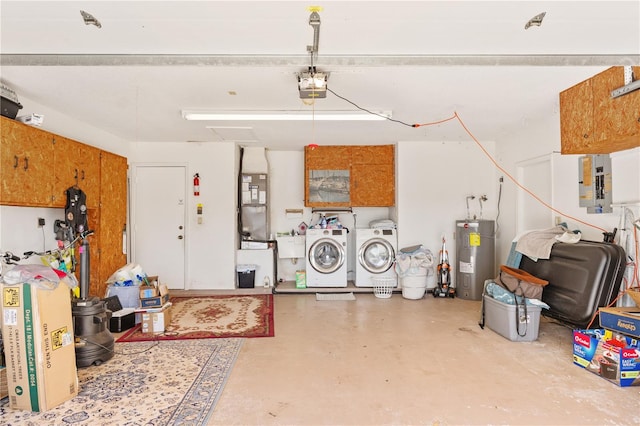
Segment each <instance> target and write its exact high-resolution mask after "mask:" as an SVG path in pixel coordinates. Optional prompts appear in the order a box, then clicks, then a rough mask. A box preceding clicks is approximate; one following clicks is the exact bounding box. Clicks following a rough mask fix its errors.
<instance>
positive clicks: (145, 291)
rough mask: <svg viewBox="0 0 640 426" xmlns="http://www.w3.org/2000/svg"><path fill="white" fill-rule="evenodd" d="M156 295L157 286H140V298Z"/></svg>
mask: <svg viewBox="0 0 640 426" xmlns="http://www.w3.org/2000/svg"><path fill="white" fill-rule="evenodd" d="M156 296H158V287H154V286H151V285H141V286H140V299H148V298H150V297H156Z"/></svg>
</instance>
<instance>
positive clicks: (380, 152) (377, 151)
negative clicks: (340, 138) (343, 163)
mask: <svg viewBox="0 0 640 426" xmlns="http://www.w3.org/2000/svg"><path fill="white" fill-rule="evenodd" d="M394 154H395V146H394V145H364V146H352V147H351V163H352V164H393V163H394Z"/></svg>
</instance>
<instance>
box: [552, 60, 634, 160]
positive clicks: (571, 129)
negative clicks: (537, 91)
mask: <svg viewBox="0 0 640 426" xmlns="http://www.w3.org/2000/svg"><path fill="white" fill-rule="evenodd" d="M633 72H634V75H635V76H636V79H638V78H640V66H636V67H633ZM622 86H624V67H612V68H609V69H607V70H605V71H603V72H601V73H599V74H597V75H595V76H594V77H592V78H590V79H588V80H585V81H583V82H581V83H579V84H576V85H575V86H573V87H571V88H569V89H567V90H565V91H563V92H561V93H560V137H561V148H562V149H561V151H562V154H609V153H611V152H615V151H621V150H625V149H630V148H635V147H638V146H640V91H635V92H631V93H628V94H626V95H623V96H620V97H617V98H611V91H612V90H614V89H617V88H619V87H622Z"/></svg>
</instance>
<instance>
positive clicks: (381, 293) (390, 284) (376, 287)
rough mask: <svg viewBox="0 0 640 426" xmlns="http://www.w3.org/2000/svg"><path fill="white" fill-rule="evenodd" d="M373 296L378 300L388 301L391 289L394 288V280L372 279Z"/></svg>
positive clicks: (391, 292)
mask: <svg viewBox="0 0 640 426" xmlns="http://www.w3.org/2000/svg"><path fill="white" fill-rule="evenodd" d="M371 281H372V282H373V294H374V295H375V296H376V297H377V298H378V299H388V298H390V297H391V295H392V294H393V288H394V287H395V286H396V280H395V279H394V278H383V277H372V278H371Z"/></svg>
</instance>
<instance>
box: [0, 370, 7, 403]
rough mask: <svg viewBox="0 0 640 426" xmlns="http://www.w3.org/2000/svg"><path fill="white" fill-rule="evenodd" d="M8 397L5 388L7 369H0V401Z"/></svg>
mask: <svg viewBox="0 0 640 426" xmlns="http://www.w3.org/2000/svg"><path fill="white" fill-rule="evenodd" d="M8 396H9V388H8V387H7V368H6V367H0V399H2V398H6V397H8Z"/></svg>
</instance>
